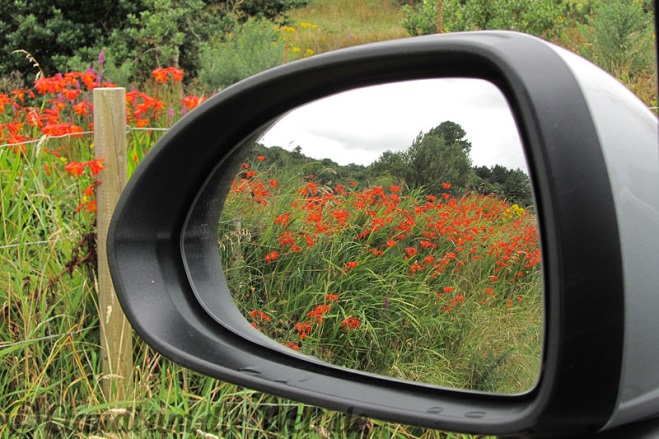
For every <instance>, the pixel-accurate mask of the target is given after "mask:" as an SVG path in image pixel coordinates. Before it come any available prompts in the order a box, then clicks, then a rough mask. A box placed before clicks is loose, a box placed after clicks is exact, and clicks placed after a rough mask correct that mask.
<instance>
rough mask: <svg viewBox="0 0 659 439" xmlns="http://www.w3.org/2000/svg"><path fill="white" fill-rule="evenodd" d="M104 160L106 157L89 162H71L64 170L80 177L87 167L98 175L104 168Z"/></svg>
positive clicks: (92, 173) (93, 173) (72, 175)
mask: <svg viewBox="0 0 659 439" xmlns="http://www.w3.org/2000/svg"><path fill="white" fill-rule="evenodd" d="M104 161H105V159H95V160H89V161H87V162H70V163H69V164H68V165H66V166H65V167H64V170H65V171H66V172H68V173H69V175H71V177H80V176H81V175H82V174H83V173H84V172H85V168H88V169H89V172H91V175H98V173H99V172H101V171H102V170H103V169H104V168H103V162H104Z"/></svg>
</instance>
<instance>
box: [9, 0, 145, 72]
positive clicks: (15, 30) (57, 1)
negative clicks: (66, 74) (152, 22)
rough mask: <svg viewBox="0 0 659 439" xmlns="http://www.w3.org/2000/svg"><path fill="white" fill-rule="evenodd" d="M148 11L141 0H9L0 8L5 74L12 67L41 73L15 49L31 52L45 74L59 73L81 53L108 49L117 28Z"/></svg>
mask: <svg viewBox="0 0 659 439" xmlns="http://www.w3.org/2000/svg"><path fill="white" fill-rule="evenodd" d="M143 9H144V3H143V2H142V1H141V0H96V1H84V2H80V1H77V0H29V1H28V0H14V1H4V2H2V8H0V55H1V56H2V59H3V62H2V63H0V75H2V76H4V75H7V74H9V73H10V72H12V71H19V72H22V73H23V74H25V75H28V76H30V75H31V76H32V77H34V74H36V71H35V69H34V67H33V66H32V62H29V61H28V60H26V59H25V57H24V56H23V55H21V54H18V53H12V52H14V51H15V50H25V51H27V52H29V53H30V54H31V55H32V56H33V57H34V59H36V60H37V61H38V62H39V65H40V66H41V68H42V69H43V72H44V74H45V75H53V74H55V73H57V72H58V71H60V70H61V69H62V68H63V66H64V65H65V63H66V60H67V59H68V58H69V57H72V56H74V55H75V54H77V53H79V51H81V50H84V49H89V48H93V47H102V45H103V44H105V43H106V42H107V41H108V38H109V37H110V35H111V34H112V33H113V32H114V31H115V30H117V29H119V30H121V29H122V28H124V26H126V24H127V23H128V21H127V18H128V16H129V15H130V14H138V13H139V12H140V11H142V10H143ZM99 52H100V50H97V51H96V56H98V53H99Z"/></svg>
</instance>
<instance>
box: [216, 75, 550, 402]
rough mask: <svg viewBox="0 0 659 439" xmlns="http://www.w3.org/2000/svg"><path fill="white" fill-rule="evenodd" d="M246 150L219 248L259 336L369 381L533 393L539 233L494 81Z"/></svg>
mask: <svg viewBox="0 0 659 439" xmlns="http://www.w3.org/2000/svg"><path fill="white" fill-rule="evenodd" d="M247 148H248V149H249V150H248V151H244V153H243V154H244V155H243V157H245V159H244V162H243V163H242V164H241V167H240V169H239V170H237V173H236V175H235V179H234V180H233V184H232V187H231V190H230V192H229V194H228V195H227V198H226V202H225V205H224V208H223V211H222V216H221V220H220V225H219V231H220V233H219V241H220V252H221V260H222V264H223V269H224V272H225V275H226V277H227V282H228V284H229V287H230V290H231V293H232V295H233V298H234V300H235V302H236V303H237V305H238V307H239V308H241V310H242V311H243V313H244V316H245V318H246V319H247V320H248V321H249V322H250V323H251V324H252V326H253V327H255V328H256V329H258V330H259V331H261V332H262V333H263V334H265V335H267V336H268V337H270V338H272V339H274V340H276V341H277V342H279V343H281V344H283V345H285V346H288V347H289V348H291V349H293V350H295V351H299V352H300V353H303V354H306V355H311V356H314V357H316V358H318V359H320V360H322V361H324V362H327V363H331V364H334V365H337V366H341V367H345V368H350V369H356V370H359V371H363V372H368V373H373V374H378V375H385V376H388V377H393V378H396V379H402V380H408V381H416V382H422V383H426V384H430V385H437V386H444V387H452V388H461V389H472V390H479V391H487V392H497V393H520V392H524V391H527V390H530V389H531V388H533V386H534V385H535V383H536V381H537V378H538V375H539V368H540V360H541V355H542V314H543V306H542V305H543V297H542V272H541V257H540V249H539V238H538V228H537V225H536V215H535V208H534V204H533V197H532V192H531V187H530V182H529V177H528V174H527V170H526V164H525V160H524V154H523V150H522V146H521V143H520V139H519V135H518V132H517V129H516V127H515V123H514V119H513V117H512V114H511V112H510V109H509V108H508V105H507V103H506V100H505V98H504V97H503V95H502V94H501V92H500V91H499V90H498V89H497V88H496V87H494V86H493V85H492V84H490V83H488V82H485V81H481V80H475V79H458V78H455V79H453V78H452V79H436V80H423V81H409V82H401V83H392V84H386V85H380V86H374V87H368V88H363V89H358V90H352V91H349V92H345V93H342V94H338V95H334V96H330V97H328V98H326V99H323V100H320V101H317V102H313V103H311V104H308V105H306V106H304V107H301V108H298V109H296V110H294V111H292V112H290V113H289V114H288V115H286V116H285V117H283V118H282V119H281V120H279V121H278V122H277V123H276V124H274V126H273V127H272V128H271V129H270V130H269V131H268V132H267V133H266V134H265V135H264V136H263V137H262V138H261V139H260V140H259V141H257V142H255V143H253V144H252V145H249V146H248V147H247Z"/></svg>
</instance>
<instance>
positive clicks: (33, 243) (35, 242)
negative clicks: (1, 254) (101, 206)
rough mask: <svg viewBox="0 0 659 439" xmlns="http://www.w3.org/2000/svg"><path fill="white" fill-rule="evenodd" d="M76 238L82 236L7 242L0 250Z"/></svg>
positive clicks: (0, 246)
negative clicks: (14, 242)
mask: <svg viewBox="0 0 659 439" xmlns="http://www.w3.org/2000/svg"><path fill="white" fill-rule="evenodd" d="M74 239H80V236H69V237H66V238H58V239H50V240H43V241H32V242H19V243H16V244H5V245H0V250H6V249H9V248H16V247H27V246H30V245H45V244H55V243H57V242H62V241H73V240H74Z"/></svg>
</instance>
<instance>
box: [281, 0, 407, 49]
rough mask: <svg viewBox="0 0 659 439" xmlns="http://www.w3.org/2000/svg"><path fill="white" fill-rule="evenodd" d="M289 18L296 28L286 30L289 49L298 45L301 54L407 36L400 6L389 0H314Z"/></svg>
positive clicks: (293, 12)
mask: <svg viewBox="0 0 659 439" xmlns="http://www.w3.org/2000/svg"><path fill="white" fill-rule="evenodd" d="M289 17H290V18H291V22H292V25H291V27H292V28H294V29H295V31H291V32H287V33H285V35H286V40H287V43H288V49H289V52H290V51H292V50H293V48H296V47H297V48H300V49H301V52H302V53H303V52H304V51H306V50H307V49H311V50H312V51H314V52H315V53H320V52H327V51H330V50H335V49H340V48H343V47H349V46H355V45H358V44H365V43H371V42H374V41H384V40H392V39H396V38H405V37H407V36H408V35H407V33H406V32H405V29H403V27H402V26H401V24H400V23H401V20H402V17H403V16H402V13H401V10H400V8H398V7H396V6H395V5H393V4H391V3H390V2H389V1H388V0H384V1H383V0H362V1H351V0H332V1H312V2H311V4H310V5H309V6H307V7H306V8H303V9H299V10H295V11H292V12H291V13H290V14H289ZM303 23H304V24H303ZM309 25H311V26H309ZM294 57H295V54H294V53H291V58H294Z"/></svg>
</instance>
